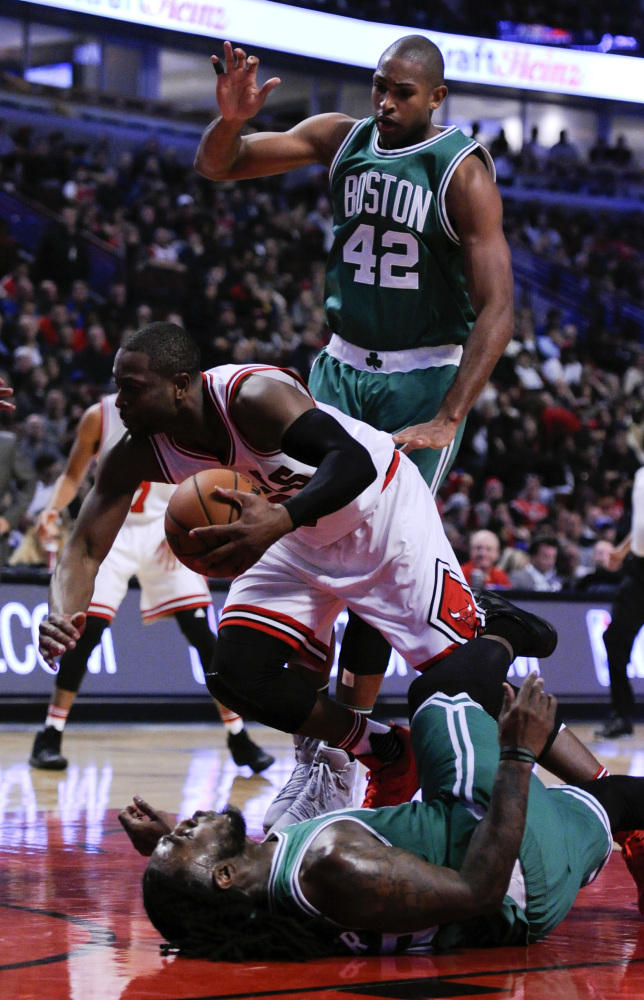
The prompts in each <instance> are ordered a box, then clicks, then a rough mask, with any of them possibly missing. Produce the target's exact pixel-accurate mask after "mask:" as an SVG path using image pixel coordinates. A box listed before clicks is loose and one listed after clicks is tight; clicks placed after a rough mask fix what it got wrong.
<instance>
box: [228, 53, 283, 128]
mask: <svg viewBox="0 0 644 1000" xmlns="http://www.w3.org/2000/svg"><path fill="white" fill-rule="evenodd" d="M211 61H212V65H213V68H214V70H215V72H216V73H217V91H216V93H217V104H218V105H219V113H220V114H221V117H222V118H223V119H224V120H225V121H248V119H249V118H253V117H254V116H255V115H256V114H257V113H258V111H260V110H261V108H262V107H263V106H264V102H265V100H266V98H267V97H268V95H269V94H270V92H271V90H274V89H275V87H277V85H278V84H279V83H280V82H281V81H280V78H279V77H278V76H274V77H272V78H271V79H270V80H267V81H266V83H265V84H264V86H263V87H261V88H260V87H258V85H257V69H258V67H259V59H258V58H257V56H247V55H246V53H245V52H244V50H243V49H241V48H235V49H233V47H232V45H231V44H230V42H224V60H223V63H222V61H221V60H220V59H219V58H218V57H217V56H211Z"/></svg>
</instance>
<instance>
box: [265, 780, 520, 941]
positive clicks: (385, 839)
mask: <svg viewBox="0 0 644 1000" xmlns="http://www.w3.org/2000/svg"><path fill="white" fill-rule="evenodd" d="M343 820H350V821H351V822H354V823H359V824H360V825H361V826H363V827H365V828H366V829H367V830H368V831H369V832H370V833H372V834H373V835H374V836H375V837H377V838H378V840H380V841H381V842H382V843H383V844H387V845H391V846H394V847H400V848H402V849H404V850H407V851H410V852H411V853H412V854H415V855H417V856H418V857H421V858H423V860H425V861H429V862H431V863H432V864H436V865H444V866H446V867H448V868H454V869H457V870H458V869H459V868H460V867H461V864H462V862H463V858H464V856H465V852H466V851H467V845H468V844H469V841H470V838H471V836H472V833H473V832H474V829H475V828H476V825H477V822H478V819H477V818H476V817H475V816H474V815H473V814H472V811H471V810H470V809H468V808H467V806H466V805H465V804H464V803H462V802H458V801H454V800H451V801H449V798H448V799H446V801H442V800H441V799H436V800H434V801H432V802H406V803H404V804H403V805H400V806H389V807H386V808H383V809H342V810H339V811H337V812H334V813H327V814H326V815H322V816H319V817H317V818H316V819H312V820H307V821H305V822H303V823H296V824H294V825H293V826H288V827H285V828H284V829H283V830H281V831H279V832H278V833H276V834H274V835H273V838H271V839H277V840H278V846H277V849H276V851H275V855H274V858H273V864H272V869H271V875H270V879H269V886H268V897H269V906H270V908H271V911H272V912H273V913H275V914H288V915H290V916H300V917H301V916H302V915H303V914H306V915H307V916H309V917H319V916H320V914H319V912H318V910H316V909H315V907H313V906H312V905H311V904H310V903H309V902H308V900H307V899H305V897H304V895H303V893H302V890H301V888H300V883H299V873H300V866H301V864H302V860H303V858H304V855H305V854H306V852H307V851H308V849H309V847H310V846H311V843H312V841H313V840H314V839H315V837H316V836H317V835H318V834H319V833H320V831H321V830H323V829H324V828H325V827H326V826H328V825H330V824H332V823H337V822H339V821H343ZM325 923H326V927H327V928H328V932H329V935H330V936H331V937H332V938H334V939H335V941H336V944H337V948H338V951H349V952H353V953H357V954H359V953H362V954H388V953H389V954H390V953H396V952H398V953H400V952H413V951H423V950H427V949H428V948H429V947H430V946H431V947H433V946H436V947H439V948H442V947H454V946H455V945H457V944H466V943H467V942H468V941H469V940H471V939H472V938H474V939H475V940H476V943H477V944H479V945H484V944H525V943H526V940H527V933H528V927H527V921H526V919H525V916H524V915H523V913H522V912H521V911H520V910H519V908H518V907H517V906H516V905H515V903H514V901H513V900H512V899H511V898H510V897H509V896H506V898H505V901H504V903H503V905H502V907H501V908H500V910H499V912H498V913H497V914H495V915H494V917H486V918H485V920H484V921H469V922H467V923H466V924H462V925H461V924H450V925H445V926H444V927H441V928H437V927H428V928H426V929H425V930H421V931H416V932H415V933H413V934H409V933H403V934H378V933H375V932H373V931H364V930H359V929H358V930H357V929H355V928H342V927H340V926H339V925H338V924H336V923H335V922H334V921H331V920H328V919H326V920H325Z"/></svg>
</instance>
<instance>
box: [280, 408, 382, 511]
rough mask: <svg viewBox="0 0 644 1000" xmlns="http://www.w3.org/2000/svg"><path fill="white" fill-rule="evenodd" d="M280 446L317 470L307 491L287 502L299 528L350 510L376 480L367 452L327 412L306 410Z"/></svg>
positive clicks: (285, 435) (314, 409) (292, 425)
mask: <svg viewBox="0 0 644 1000" xmlns="http://www.w3.org/2000/svg"><path fill="white" fill-rule="evenodd" d="M280 444H281V448H282V451H283V452H284V453H285V454H286V455H290V456H291V457H292V458H296V459H297V460H298V461H300V462H304V463H305V464H306V465H313V466H316V467H317V472H316V473H315V474H314V476H313V477H312V478H311V481H310V482H309V483H307V484H306V486H305V487H304V489H302V490H300V492H299V493H298V494H297V495H296V496H294V497H289V498H288V500H285V501H283V505H284V507H286V509H287V511H288V512H289V515H290V517H291V520H292V521H293V524H294V526H295V527H296V528H299V527H300V526H301V525H303V524H311V523H312V522H314V521H316V520H317V519H318V518H319V517H324V516H325V514H333V512H334V511H336V510H340V509H341V508H342V507H346V505H347V504H348V503H351V501H352V500H355V498H356V497H357V496H358V495H359V494H360V493H362V491H363V490H365V489H366V488H367V486H369V485H370V484H371V483H372V482H373V481H374V479H375V478H376V475H377V473H376V467H375V466H374V464H373V462H372V461H371V456H370V455H369V452H368V451H367V449H366V448H364V447H363V446H362V445H361V444H359V443H358V441H356V440H355V439H354V438H352V437H351V435H350V434H347V432H346V431H345V429H344V427H342V425H341V424H339V423H338V421H337V420H335V419H334V418H333V417H331V416H330V415H329V414H328V413H325V412H324V411H323V410H318V409H317V408H313V409H310V410H305V411H304V413H302V414H301V415H300V416H299V417H298V418H297V419H296V420H294V421H293V423H292V424H291V425H290V427H288V428H287V429H286V431H285V432H284V435H283V437H282V440H281V442H280Z"/></svg>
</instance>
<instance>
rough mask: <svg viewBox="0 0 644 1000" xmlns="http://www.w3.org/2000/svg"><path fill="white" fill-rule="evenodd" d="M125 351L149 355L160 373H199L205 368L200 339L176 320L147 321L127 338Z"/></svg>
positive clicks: (151, 363) (153, 366) (123, 348)
mask: <svg viewBox="0 0 644 1000" xmlns="http://www.w3.org/2000/svg"><path fill="white" fill-rule="evenodd" d="M121 350H123V351H140V352H141V353H142V354H147V356H148V357H149V359H150V367H151V369H152V371H154V372H157V373H158V374H159V375H167V376H168V377H172V376H173V375H179V374H180V373H181V372H187V373H188V374H189V375H196V374H197V373H198V372H199V371H200V370H201V354H200V351H199V347H198V345H197V342H196V341H195V340H194V339H193V338H192V337H191V336H190V334H189V333H186V331H185V330H184V329H183V327H181V326H178V325H177V324H176V323H166V322H159V323H147V324H146V325H145V326H142V327H141V329H140V330H136V331H135V332H134V333H130V334H128V335H127V337H125V339H124V340H123V343H122V344H121Z"/></svg>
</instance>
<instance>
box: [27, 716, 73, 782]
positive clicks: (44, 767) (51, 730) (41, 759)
mask: <svg viewBox="0 0 644 1000" xmlns="http://www.w3.org/2000/svg"><path fill="white" fill-rule="evenodd" d="M62 738H63V734H62V733H61V732H59V731H58V730H57V729H56V728H55V727H54V726H45V728H44V729H41V730H40V732H39V733H36V739H35V740H34V745H33V749H32V751H31V757H30V758H29V763H30V764H31V766H32V767H39V768H40V769H41V771H64V770H65V768H66V767H67V758H66V757H63V755H62V754H61V752H60V744H61V741H62Z"/></svg>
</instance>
